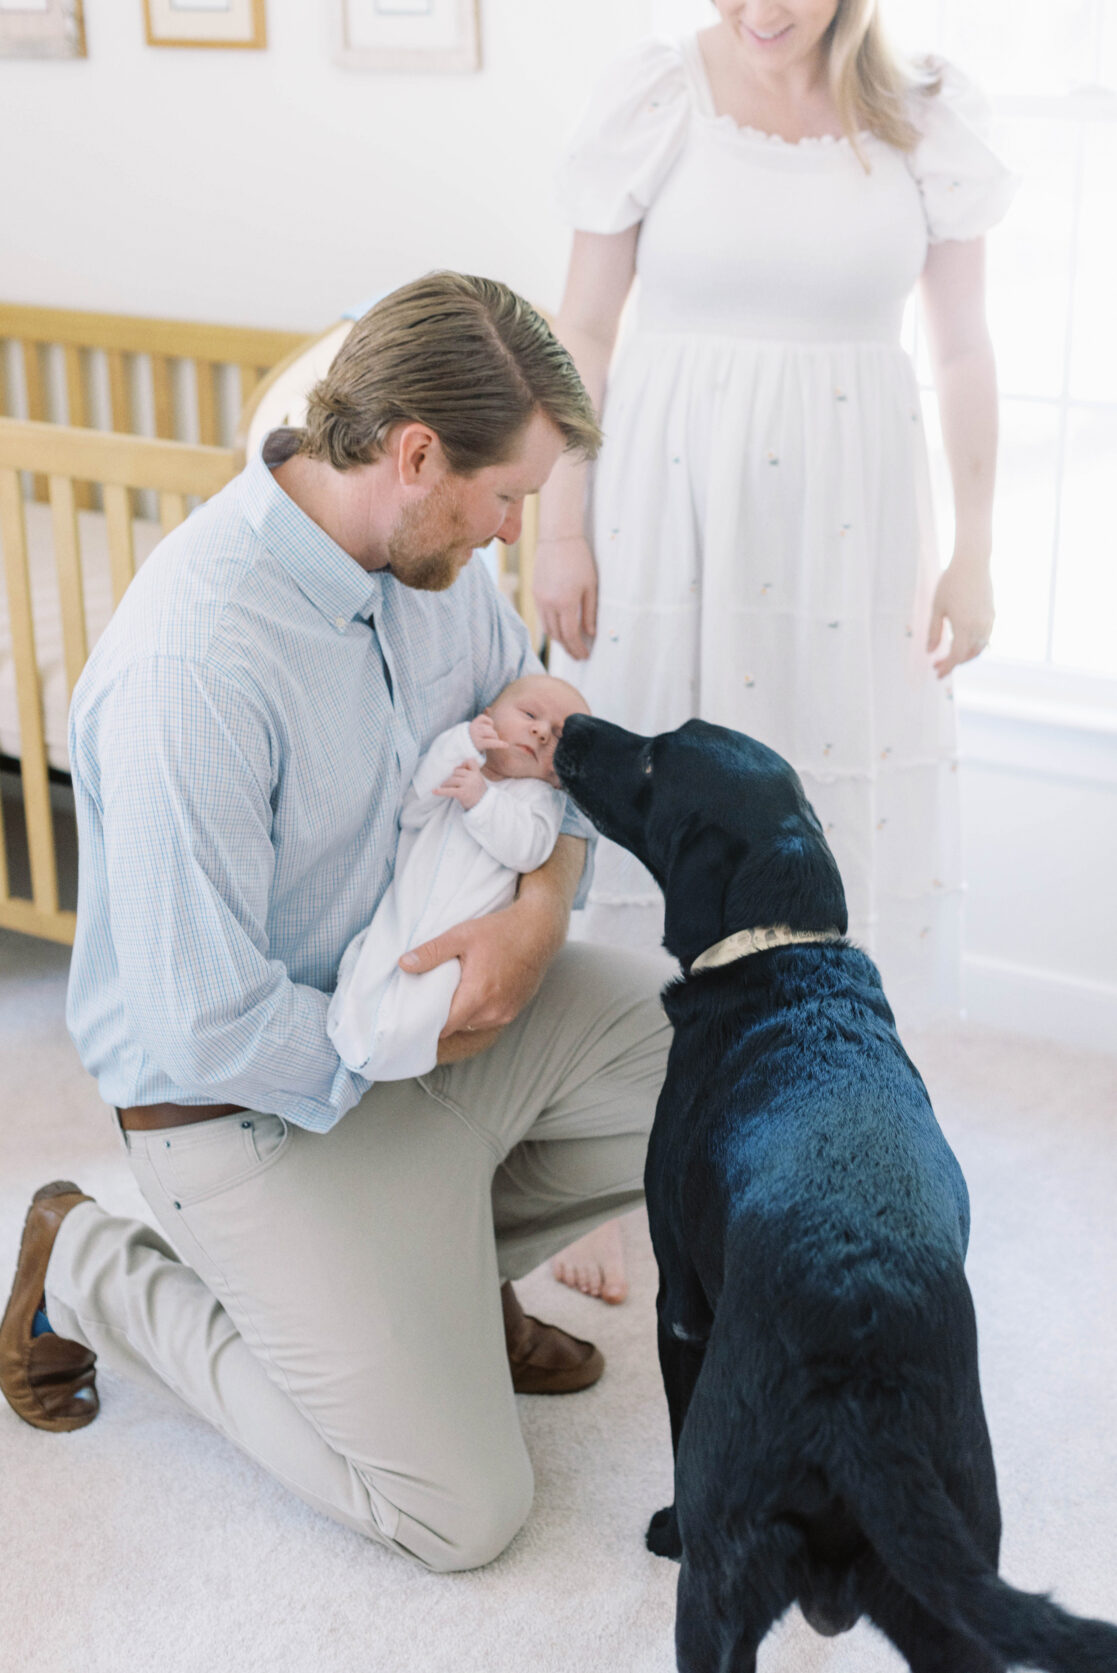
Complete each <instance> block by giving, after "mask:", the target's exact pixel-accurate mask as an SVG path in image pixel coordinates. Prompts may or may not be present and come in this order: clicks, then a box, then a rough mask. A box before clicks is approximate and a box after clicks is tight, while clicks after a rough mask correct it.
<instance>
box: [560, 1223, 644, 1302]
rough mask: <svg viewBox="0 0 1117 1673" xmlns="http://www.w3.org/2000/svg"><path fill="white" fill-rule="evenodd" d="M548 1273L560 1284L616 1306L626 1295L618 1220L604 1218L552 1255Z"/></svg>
mask: <svg viewBox="0 0 1117 1673" xmlns="http://www.w3.org/2000/svg"><path fill="white" fill-rule="evenodd" d="M551 1272H552V1274H553V1275H554V1277H556V1278H557V1279H558V1281H559V1283H560V1284H569V1285H570V1288H571V1289H572V1290H581V1292H582V1294H583V1295H596V1296H600V1298H601V1300H602V1301H608V1302H610V1303H611V1304H612V1305H613V1306H614V1307H615V1306H617V1305H618V1304H619V1303H620V1302H622V1301H623V1300H624V1299H625V1297H626V1296H627V1294H628V1277H627V1275H626V1273H625V1269H624V1238H623V1236H622V1235H621V1226H620V1221H619V1220H608V1221H607V1222H606V1223H605V1225H603V1226H596V1227H595V1228H594V1230H593V1231H591V1232H587V1233H586V1235H585V1237H580V1238H579V1239H578V1241H577V1242H576V1243H572V1244H571V1245H570V1246H569V1248H567V1249H564V1250H563V1251H562V1253H561V1254H559V1255H556V1256H555V1258H554V1260H553V1261H552V1262H551Z"/></svg>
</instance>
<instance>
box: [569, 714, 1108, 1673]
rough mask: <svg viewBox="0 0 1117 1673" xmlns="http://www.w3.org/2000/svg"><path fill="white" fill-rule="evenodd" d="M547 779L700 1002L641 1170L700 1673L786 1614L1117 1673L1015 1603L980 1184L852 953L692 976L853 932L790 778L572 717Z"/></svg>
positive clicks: (1057, 1620) (836, 947) (736, 1666)
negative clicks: (642, 889)
mask: <svg viewBox="0 0 1117 1673" xmlns="http://www.w3.org/2000/svg"><path fill="white" fill-rule="evenodd" d="M555 767H556V770H557V772H558V774H559V777H560V779H561V781H562V783H563V786H564V787H565V788H566V789H567V790H568V791H569V792H570V794H571V795H572V796H573V797H574V799H575V801H576V802H577V803H578V804H579V806H580V807H582V808H583V809H584V810H585V812H586V813H587V814H588V815H589V817H590V818H591V819H592V820H593V821H594V823H595V824H596V825H597V826H598V827H599V829H600V830H601V831H602V832H604V834H605V835H607V836H609V837H612V838H613V839H614V840H615V841H617V842H620V843H621V844H623V845H624V847H626V848H628V849H630V850H631V851H632V853H634V854H635V855H636V856H637V857H638V858H639V859H640V860H642V861H643V863H644V864H645V865H646V866H647V867H648V869H649V870H650V871H651V872H652V874H653V876H654V877H655V878H656V880H657V881H658V883H659V884H660V886H661V887H662V889H663V891H664V895H665V900H666V933H665V936H664V942H665V945H666V946H667V948H668V950H669V951H670V952H671V953H673V954H674V955H675V956H676V957H677V958H678V960H679V962H680V964H681V966H682V969H683V972H684V974H683V976H682V978H681V979H680V980H678V981H676V982H674V983H672V984H671V985H669V986H668V987H667V989H666V990H665V993H664V1003H665V1005H666V1008H667V1011H668V1014H669V1016H670V1018H671V1021H672V1022H673V1024H674V1030H675V1033H674V1043H673V1046H672V1049H671V1054H670V1060H669V1064H668V1069H667V1076H666V1080H665V1082H664V1086H663V1091H662V1094H661V1096H660V1099H659V1104H658V1107H657V1110H656V1117H655V1124H654V1128H653V1131H652V1136H651V1142H650V1145H649V1151H648V1162H647V1171H646V1187H647V1199H648V1213H649V1218H650V1221H651V1229H652V1239H653V1242H654V1245H655V1253H656V1258H657V1260H658V1262H659V1272H660V1290H659V1298H658V1317H659V1352H660V1363H661V1366H662V1371H663V1381H664V1386H665V1389H666V1393H667V1402H668V1406H669V1409H670V1416H671V1435H672V1443H673V1446H674V1450H675V1503H674V1505H672V1506H669V1507H668V1508H667V1509H666V1510H662V1511H660V1512H658V1513H657V1515H656V1516H654V1517H653V1518H652V1521H651V1525H650V1527H649V1529H648V1536H647V1537H648V1544H649V1546H650V1548H651V1549H652V1550H653V1551H656V1552H658V1553H660V1554H661V1555H664V1556H676V1557H680V1558H681V1561H682V1569H681V1573H680V1577H679V1597H678V1610H677V1619H676V1650H677V1656H678V1666H679V1668H680V1669H681V1670H682V1673H753V1670H754V1669H755V1666H756V1650H757V1646H758V1645H759V1644H760V1642H761V1640H762V1639H763V1638H764V1636H765V1634H766V1633H767V1632H768V1630H769V1628H770V1627H771V1626H772V1624H773V1622H775V1621H776V1620H777V1619H778V1617H779V1616H780V1615H782V1614H783V1612H784V1611H785V1610H786V1609H787V1608H788V1606H789V1605H790V1604H791V1603H792V1602H795V1601H798V1602H799V1604H800V1605H801V1607H802V1609H803V1612H804V1614H805V1615H806V1618H807V1619H808V1621H810V1623H811V1624H812V1626H814V1627H815V1628H816V1630H818V1631H819V1632H822V1633H826V1634H832V1633H836V1632H841V1631H844V1630H846V1629H847V1628H849V1627H851V1626H852V1625H853V1624H854V1622H855V1621H857V1620H858V1618H859V1617H860V1616H862V1615H866V1616H868V1617H869V1618H870V1619H871V1620H872V1621H873V1622H875V1624H876V1625H877V1626H878V1627H879V1628H880V1629H881V1630H882V1631H883V1632H884V1633H886V1634H887V1636H888V1637H889V1638H890V1639H891V1640H892V1642H893V1643H894V1644H895V1646H896V1647H897V1649H898V1650H899V1651H900V1653H901V1654H902V1655H904V1656H905V1657H906V1658H907V1660H908V1663H909V1665H910V1667H911V1668H912V1669H913V1670H914V1673H1002V1670H1003V1669H1005V1668H1007V1667H1009V1666H1014V1667H1016V1666H1019V1667H1030V1668H1042V1669H1049V1670H1050V1673H1117V1628H1114V1627H1112V1626H1109V1625H1108V1624H1106V1623H1105V1622H1102V1621H1086V1620H1081V1619H1079V1618H1077V1617H1075V1616H1072V1615H1069V1614H1067V1613H1066V1612H1065V1611H1064V1610H1062V1609H1060V1608H1058V1607H1057V1606H1056V1605H1055V1604H1053V1603H1052V1602H1050V1601H1049V1599H1047V1598H1046V1597H1043V1596H1036V1595H1033V1594H1031V1593H1024V1592H1020V1591H1016V1590H1014V1589H1013V1588H1011V1587H1009V1586H1008V1585H1006V1584H1005V1583H1004V1582H1003V1581H1002V1580H1000V1579H999V1578H998V1576H997V1559H998V1547H999V1543H1000V1511H999V1507H998V1503H997V1488H996V1479H995V1475H994V1468H993V1457H992V1452H991V1450H990V1445H989V1436H988V1431H987V1429H986V1425H985V1416H984V1412H983V1410H982V1403H981V1390H980V1387H979V1384H978V1366H977V1334H976V1326H975V1321H974V1312H973V1305H972V1302H971V1299H970V1292H969V1286H968V1285H967V1283H966V1279H965V1275H964V1272H963V1261H964V1258H965V1253H966V1245H967V1240H968V1236H969V1202H968V1198H967V1194H966V1186H965V1182H964V1180H963V1178H962V1173H961V1170H960V1168H959V1166H958V1163H957V1162H956V1160H955V1158H954V1156H953V1154H952V1152H951V1150H950V1148H949V1146H948V1145H947V1143H946V1140H945V1139H944V1137H943V1135H942V1133H941V1131H940V1129H939V1126H938V1124H937V1122H936V1121H935V1117H934V1115H933V1113H932V1110H931V1106H930V1102H929V1100H928V1097H927V1092H926V1089H925V1087H924V1085H923V1082H922V1080H921V1079H920V1076H919V1074H918V1072H917V1070H916V1069H915V1067H914V1065H913V1064H912V1063H911V1061H910V1059H909V1058H908V1057H907V1055H906V1053H905V1052H904V1049H903V1047H902V1046H901V1044H900V1041H899V1037H898V1035H897V1033H896V1028H895V1024H894V1022H893V1018H892V1012H891V1011H890V1009H889V1007H888V1004H887V1001H886V1000H885V997H884V993H883V991H882V988H881V983H880V977H879V974H878V972H877V969H876V966H875V965H874V964H873V963H872V962H871V960H870V959H868V958H867V957H866V956H865V954H864V953H862V952H861V951H859V950H858V948H856V947H855V946H853V945H851V944H850V943H849V942H848V941H846V940H844V939H843V940H839V941H836V942H832V943H828V944H824V945H802V944H800V945H793V946H787V947H781V948H773V949H771V950H768V951H765V952H760V953H755V954H752V955H750V956H749V957H747V958H744V959H741V960H739V961H738V962H736V963H733V964H729V965H726V966H723V967H721V968H715V969H711V970H704V971H700V972H695V973H691V969H690V967H691V964H692V962H693V960H694V959H695V958H696V957H697V956H698V954H699V953H701V952H702V951H703V950H704V949H705V948H707V947H709V946H711V945H712V944H713V943H714V942H716V941H719V940H721V939H722V938H723V937H725V936H727V935H729V934H731V933H732V932H734V931H736V930H741V929H747V928H755V927H760V926H765V925H773V924H787V925H789V926H790V927H791V928H793V929H802V930H825V929H827V928H829V927H831V926H835V927H837V928H838V929H840V930H841V931H842V932H843V935H844V931H845V928H846V924H847V919H846V908H845V897H844V894H843V890H842V885H841V879H840V877H839V874H838V870H837V866H836V865H835V862H834V859H833V856H832V855H831V853H830V850H829V848H828V847H827V845H826V841H825V839H824V837H823V834H822V830H821V827H820V825H819V823H818V820H817V819H816V817H815V815H814V812H813V810H812V809H811V807H810V805H809V803H808V802H807V800H806V797H805V796H804V794H803V789H802V786H801V785H800V783H799V780H798V778H797V777H796V775H795V773H794V772H793V771H792V769H791V768H790V767H789V766H788V764H787V762H786V761H784V760H783V759H782V758H781V757H780V756H778V755H776V754H775V753H774V752H773V751H772V750H769V749H767V748H765V747H764V746H763V745H762V744H759V743H756V742H755V741H754V740H752V739H750V738H746V737H743V736H742V735H741V734H739V733H736V732H730V731H727V730H725V729H723V728H721V727H716V726H711V725H709V724H707V723H705V722H703V721H691V722H689V723H688V724H687V725H685V726H683V727H681V728H680V729H679V730H678V731H677V732H671V733H665V734H663V735H662V736H660V737H657V738H643V737H639V736H637V735H636V734H634V733H631V732H625V731H622V730H621V729H620V728H619V727H615V726H611V725H609V724H607V723H606V722H604V721H600V720H596V719H590V718H587V717H584V716H580V715H574V716H572V717H571V718H570V719H569V720H568V721H567V723H566V727H565V730H564V733H563V738H562V742H561V744H560V746H559V749H558V751H557V753H556V757H555Z"/></svg>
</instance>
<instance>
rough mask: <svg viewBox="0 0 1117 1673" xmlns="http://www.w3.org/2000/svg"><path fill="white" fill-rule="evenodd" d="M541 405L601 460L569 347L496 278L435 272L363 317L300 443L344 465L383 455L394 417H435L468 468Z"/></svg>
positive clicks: (510, 445) (463, 469)
mask: <svg viewBox="0 0 1117 1673" xmlns="http://www.w3.org/2000/svg"><path fill="white" fill-rule="evenodd" d="M536 412H542V413H544V414H545V415H546V417H547V418H549V419H550V420H551V422H552V424H554V426H555V428H556V429H557V430H558V431H559V433H560V434H561V436H562V438H563V441H564V442H565V443H566V447H567V449H568V451H571V452H574V453H578V454H580V455H581V456H582V457H583V458H585V459H593V458H595V457H596V455H597V451H598V448H599V447H600V446H601V439H602V438H601V431H600V429H599V428H598V425H597V420H596V418H595V416H594V410H593V403H592V402H591V400H590V398H589V396H588V394H587V393H586V390H585V388H584V386H583V384H582V380H581V378H580V377H579V376H578V372H577V369H576V367H575V365H574V362H573V360H572V359H571V358H570V355H569V354H568V353H567V351H566V350H565V349H564V348H563V346H562V344H561V343H560V342H559V341H558V338H557V337H556V336H555V335H554V333H553V332H552V331H551V329H550V327H549V326H548V325H547V323H546V321H545V320H544V319H543V317H542V316H541V315H540V314H538V313H537V312H536V310H535V309H534V308H532V307H531V306H530V305H529V304H528V303H527V302H525V301H524V299H523V297H521V296H517V295H516V293H515V291H513V290H510V289H509V288H508V286H507V285H502V284H500V283H499V282H498V281H497V280H496V279H479V278H474V277H473V276H472V275H470V274H466V273H448V272H442V273H428V274H427V275H426V276H425V277H424V278H422V279H416V280H414V281H413V283H411V284H409V285H403V286H402V287H401V288H400V289H399V290H395V291H392V293H391V295H389V296H385V297H383V298H382V299H381V300H380V301H379V302H377V303H376V304H375V305H374V306H373V307H372V308H370V309H369V311H368V313H367V314H365V315H364V316H363V317H362V318H361V319H359V320H358V321H357V323H356V325H354V327H353V329H352V331H351V332H350V333H349V335H348V337H347V338H346V339H345V342H344V343H343V344H342V346H341V348H340V349H339V350H338V353H337V355H336V357H335V359H334V362H333V364H332V365H331V367H330V369H329V371H328V372H327V373H326V375H325V377H324V378H323V379H322V380H321V382H320V383H318V384H316V385H315V387H314V389H312V390H311V393H310V399H309V404H308V408H307V416H306V425H305V428H304V429H303V431H302V433H301V436H300V443H299V450H300V452H302V453H306V454H308V455H309V456H310V457H311V458H314V459H326V460H328V461H329V463H330V464H331V465H332V466H333V467H334V469H335V470H339V471H344V470H348V469H350V468H351V467H352V466H354V465H365V464H368V463H370V462H371V461H372V460H373V459H375V458H377V457H379V456H380V455H381V454H382V453H383V451H384V448H385V444H386V439H387V435H388V432H389V430H390V429H391V428H392V426H393V425H394V424H400V423H411V422H417V423H420V424H426V425H429V427H430V428H431V429H432V430H433V431H434V432H435V434H436V435H437V436H438V439H439V441H440V442H441V444H442V448H443V451H444V452H445V454H446V459H447V463H448V464H449V466H450V469H451V470H452V471H455V472H457V473H458V474H459V475H469V474H470V473H471V472H473V471H478V470H481V469H482V468H483V467H484V466H486V465H496V464H501V463H503V462H504V461H505V460H506V459H508V458H509V457H511V455H512V453H513V452H514V450H515V443H516V438H517V436H518V435H519V434H520V432H521V431H522V430H523V427H524V425H525V424H526V423H527V422H528V421H529V419H530V418H531V417H532V416H533V414H534V413H536Z"/></svg>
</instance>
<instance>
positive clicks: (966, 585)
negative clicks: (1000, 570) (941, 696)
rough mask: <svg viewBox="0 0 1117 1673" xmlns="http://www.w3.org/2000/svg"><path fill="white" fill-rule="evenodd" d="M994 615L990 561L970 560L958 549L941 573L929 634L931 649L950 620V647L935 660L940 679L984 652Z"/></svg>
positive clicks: (935, 645)
mask: <svg viewBox="0 0 1117 1673" xmlns="http://www.w3.org/2000/svg"><path fill="white" fill-rule="evenodd" d="M993 615H994V611H993V582H992V580H991V578H990V575H989V568H988V565H987V564H985V563H974V562H972V561H966V560H965V559H963V558H961V557H960V555H959V553H958V552H957V551H956V552H955V554H954V557H953V558H952V560H951V562H950V563H949V564H948V565H947V567H946V569H944V570H943V572H942V574H941V575H940V576H939V584H938V586H937V587H936V588H935V598H934V603H933V604H932V606H931V629H930V632H929V633H928V635H927V649H928V650H929V651H934V650H937V649H938V648H939V646H940V645H941V642H942V637H943V626H944V623H946V622H949V623H950V632H951V640H950V646H949V649H948V650H946V651H945V652H944V654H943V655H942V656H940V657H939V659H938V661H937V662H936V663H935V673H936V674H937V675H938V677H939V679H940V680H944V679H945V678H946V676H947V675H948V674H949V673H950V672H951V670H952V669H954V668H957V667H958V666H959V664H960V663H963V662H972V661H973V659H974V657H975V656H980V655H981V653H982V651H983V650H984V649H985V647H986V645H987V644H988V643H989V636H990V634H991V633H992V631H993Z"/></svg>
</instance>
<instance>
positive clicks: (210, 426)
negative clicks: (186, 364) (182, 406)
mask: <svg viewBox="0 0 1117 1673" xmlns="http://www.w3.org/2000/svg"><path fill="white" fill-rule="evenodd" d="M215 373H216V368H215V366H214V364H213V362H212V361H211V360H196V361H195V362H194V378H195V383H196V387H197V391H198V440H199V441H200V442H201V444H202V446H203V447H216V446H217V393H216V387H215V383H214V378H215Z"/></svg>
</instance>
